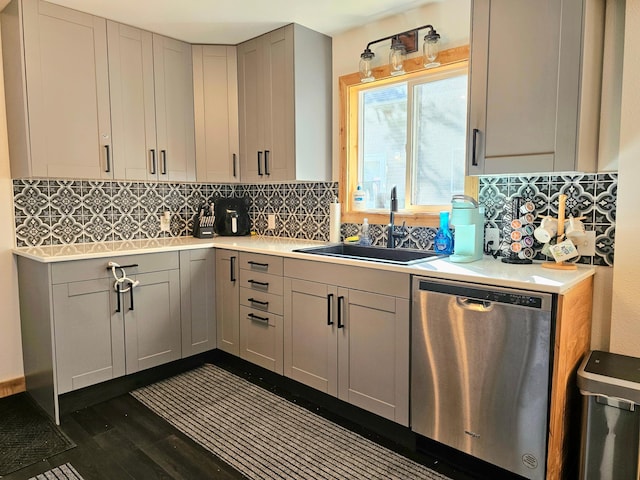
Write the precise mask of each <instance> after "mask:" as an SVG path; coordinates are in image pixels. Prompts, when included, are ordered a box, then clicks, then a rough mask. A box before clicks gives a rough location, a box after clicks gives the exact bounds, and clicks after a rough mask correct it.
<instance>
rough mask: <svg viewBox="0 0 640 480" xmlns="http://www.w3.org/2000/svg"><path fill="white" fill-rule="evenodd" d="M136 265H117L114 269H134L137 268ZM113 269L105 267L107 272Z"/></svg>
mask: <svg viewBox="0 0 640 480" xmlns="http://www.w3.org/2000/svg"><path fill="white" fill-rule="evenodd" d="M137 266H138V264H137V263H132V264H131V265H118V266H117V267H116V268H135V267H137ZM112 268H113V267H107V270H111V269H112Z"/></svg>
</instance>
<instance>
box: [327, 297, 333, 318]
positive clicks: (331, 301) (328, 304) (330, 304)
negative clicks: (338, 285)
mask: <svg viewBox="0 0 640 480" xmlns="http://www.w3.org/2000/svg"><path fill="white" fill-rule="evenodd" d="M332 306H333V293H330V294H329V295H327V325H329V326H331V325H333V315H331V307H332Z"/></svg>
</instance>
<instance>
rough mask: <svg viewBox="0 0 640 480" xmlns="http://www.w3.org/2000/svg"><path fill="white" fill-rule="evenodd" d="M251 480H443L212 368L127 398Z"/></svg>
mask: <svg viewBox="0 0 640 480" xmlns="http://www.w3.org/2000/svg"><path fill="white" fill-rule="evenodd" d="M131 394H132V395H133V396H134V397H135V398H136V399H138V400H139V401H140V402H142V403H143V404H144V405H146V406H147V407H149V408H150V409H151V410H152V411H154V412H155V413H156V414H158V415H160V416H161V417H163V418H165V419H166V420H167V421H168V422H169V423H171V424H172V425H173V426H175V427H176V428H178V429H179V430H180V431H182V432H183V433H185V434H186V435H188V436H189V437H190V438H192V439H193V440H195V441H196V442H198V443H199V444H200V445H202V446H203V447H204V448H206V449H207V450H209V451H210V452H212V453H213V454H215V455H216V456H218V457H219V458H221V459H223V460H224V461H225V462H227V463H228V464H229V465H231V466H232V467H233V468H235V469H236V470H238V471H239V472H240V473H242V474H243V475H245V476H246V477H248V478H249V479H252V480H267V479H301V480H302V479H309V480H316V479H327V480H328V479H336V480H345V479H353V480H360V479H362V480H373V479H380V480H382V479H384V480H388V479H397V480H443V479H444V480H446V479H448V477H445V476H443V475H441V474H439V473H437V472H434V471H433V470H430V469H428V468H426V467H425V466H423V465H420V464H418V463H415V462H413V461H411V460H409V459H407V458H405V457H403V456H402V455H399V454H397V453H395V452H393V451H391V450H388V449H386V448H384V447H381V446H379V445H377V444H376V443H374V442H371V441H369V440H367V439H365V438H363V437H362V436H360V435H358V434H356V433H353V432H351V431H350V430H347V429H345V428H343V427H340V426H338V425H336V424H334V423H332V422H330V421H329V420H326V419H324V418H322V417H320V416H318V415H315V414H314V413H312V412H309V411H308V410H306V409H304V408H302V407H300V406H298V405H295V404H294V403H291V402H289V401H287V400H285V399H283V398H281V397H279V396H277V395H274V394H272V393H270V392H268V391H266V390H264V389H263V388H260V387H258V386H256V385H254V384H252V383H250V382H248V381H246V380H244V379H242V378H239V377H237V376H235V375H233V374H231V373H229V372H227V371H226V370H223V369H221V368H219V367H216V366H214V365H204V366H202V367H200V368H197V369H195V370H192V371H190V372H186V373H183V374H181V375H178V376H176V377H172V378H169V379H167V380H164V381H161V382H158V383H155V384H153V385H150V386H147V387H143V388H140V389H138V390H135V391H134V392H132V393H131Z"/></svg>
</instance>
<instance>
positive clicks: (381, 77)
mask: <svg viewBox="0 0 640 480" xmlns="http://www.w3.org/2000/svg"><path fill="white" fill-rule="evenodd" d="M438 60H439V61H440V66H438V67H435V68H430V69H426V68H424V66H423V65H422V57H421V56H418V57H415V58H412V59H409V60H407V61H405V71H406V72H407V73H406V74H405V75H403V76H402V77H401V78H402V79H403V80H404V79H406V80H410V79H412V78H415V77H417V76H420V75H423V74H424V73H425V72H427V71H433V72H434V73H436V72H445V71H447V70H451V69H453V68H459V67H460V65H461V64H463V63H468V61H469V45H465V46H462V47H456V48H451V49H448V50H443V51H442V52H440V54H439V55H438ZM373 75H374V77H375V78H376V80H374V81H373V82H370V83H366V84H363V83H362V82H360V75H359V73H351V74H348V75H343V76H341V77H340V78H339V79H338V83H339V88H340V112H339V117H340V118H339V127H340V135H339V141H340V182H339V200H340V202H341V203H342V218H341V222H342V223H362V221H363V219H364V218H365V217H366V218H368V220H369V223H376V224H382V225H384V224H386V223H388V221H389V214H388V213H381V212H379V211H371V210H370V211H364V212H362V211H358V212H356V211H353V205H352V198H351V195H350V194H349V192H353V191H354V190H355V189H356V186H357V184H358V179H357V168H358V161H357V159H358V92H359V91H360V90H362V89H363V88H367V87H371V86H372V85H375V86H376V87H377V86H384V85H386V84H390V83H394V82H397V81H398V80H400V78H399V77H397V76H391V73H390V68H389V65H383V66H380V67H376V68H374V69H373ZM358 87H360V88H358ZM351 159H354V160H353V161H350V160H351ZM464 190H465V194H466V195H470V196H472V197H474V198H478V179H477V177H465V182H464ZM395 218H396V221H400V222H406V223H407V225H411V226H426V227H437V226H438V225H439V216H438V214H437V213H434V212H420V211H415V210H403V211H399V212H398V213H397V214H396V217H395Z"/></svg>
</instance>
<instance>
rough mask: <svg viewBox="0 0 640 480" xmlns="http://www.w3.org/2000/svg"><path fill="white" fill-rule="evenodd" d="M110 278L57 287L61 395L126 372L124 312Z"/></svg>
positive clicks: (55, 307) (55, 312) (55, 313)
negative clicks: (118, 308) (120, 307)
mask: <svg viewBox="0 0 640 480" xmlns="http://www.w3.org/2000/svg"><path fill="white" fill-rule="evenodd" d="M115 309H116V296H115V292H114V291H113V281H111V280H110V279H99V280H86V281H82V282H70V283H60V284H57V285H53V323H54V330H55V345H56V376H57V384H58V393H60V394H62V393H66V392H70V391H71V390H76V389H79V388H83V387H86V386H89V385H94V384H96V383H100V382H103V381H105V380H110V379H112V378H115V377H119V376H122V375H124V373H125V354H124V326H123V317H122V313H117V312H115Z"/></svg>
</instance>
